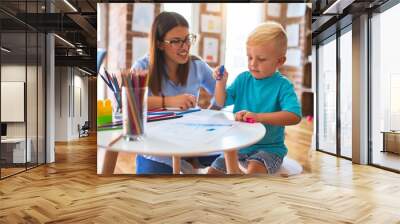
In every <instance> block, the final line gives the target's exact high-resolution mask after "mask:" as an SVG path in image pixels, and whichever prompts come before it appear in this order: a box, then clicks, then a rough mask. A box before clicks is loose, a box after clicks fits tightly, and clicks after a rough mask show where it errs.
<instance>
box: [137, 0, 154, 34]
mask: <svg viewBox="0 0 400 224" xmlns="http://www.w3.org/2000/svg"><path fill="white" fill-rule="evenodd" d="M153 19H154V4H150V3H135V4H134V7H133V18H132V31H137V32H144V33H148V32H150V28H151V24H152V22H153Z"/></svg>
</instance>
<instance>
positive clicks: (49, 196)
mask: <svg viewBox="0 0 400 224" xmlns="http://www.w3.org/2000/svg"><path fill="white" fill-rule="evenodd" d="M311 135H312V123H308V122H306V121H303V122H302V123H301V124H300V125H299V126H297V127H289V128H288V129H287V134H286V138H287V145H288V148H289V156H290V157H291V158H293V159H296V160H297V161H299V162H300V163H301V164H302V165H303V166H304V169H305V172H304V173H303V174H301V175H297V176H292V177H289V178H284V177H272V176H256V175H255V176H234V177H215V176H214V177H204V176H188V177H181V176H178V177H171V176H169V177H165V176H157V177H151V176H150V177H149V176H147V177H143V176H141V177H139V176H137V177H135V176H126V175H123V176H114V177H101V176H97V175H96V151H97V147H96V138H95V136H93V135H92V136H90V137H88V138H82V139H80V140H79V141H74V142H69V143H57V145H56V163H54V164H49V165H45V166H41V167H38V168H35V169H32V170H29V171H27V172H25V173H21V174H18V175H16V176H13V177H10V178H7V179H5V180H2V181H0V202H1V203H0V223H7V224H8V223H400V212H399V211H400V200H398V199H399V198H400V175H399V174H396V173H392V172H388V171H384V170H381V169H377V168H374V167H370V166H362V165H355V164H352V163H351V162H350V161H348V160H344V159H338V158H336V157H333V156H330V155H327V154H323V153H320V152H315V151H310V144H311ZM132 163H134V157H132V155H122V156H121V157H119V158H118V164H117V168H118V170H119V171H118V172H122V173H123V172H125V171H127V170H131V169H134V164H132Z"/></svg>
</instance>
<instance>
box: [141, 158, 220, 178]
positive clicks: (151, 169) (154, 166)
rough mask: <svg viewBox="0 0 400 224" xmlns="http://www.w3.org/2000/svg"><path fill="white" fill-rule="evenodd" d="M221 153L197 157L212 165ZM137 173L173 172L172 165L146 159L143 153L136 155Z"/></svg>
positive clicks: (204, 163)
mask: <svg viewBox="0 0 400 224" xmlns="http://www.w3.org/2000/svg"><path fill="white" fill-rule="evenodd" d="M218 156H219V155H212V156H202V157H197V159H198V160H199V162H200V164H201V165H203V166H210V165H211V164H212V163H213V162H214V160H215V159H216V158H217V157H218ZM136 174H172V167H171V166H168V165H167V164H164V163H159V162H156V161H153V160H150V159H146V158H144V157H143V156H141V155H137V156H136Z"/></svg>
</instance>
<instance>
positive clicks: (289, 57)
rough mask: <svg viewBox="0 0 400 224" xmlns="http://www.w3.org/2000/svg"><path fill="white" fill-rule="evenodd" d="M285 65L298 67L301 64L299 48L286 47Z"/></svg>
mask: <svg viewBox="0 0 400 224" xmlns="http://www.w3.org/2000/svg"><path fill="white" fill-rule="evenodd" d="M285 65H287V66H294V67H299V66H301V50H300V49H288V50H287V53H286V63H285Z"/></svg>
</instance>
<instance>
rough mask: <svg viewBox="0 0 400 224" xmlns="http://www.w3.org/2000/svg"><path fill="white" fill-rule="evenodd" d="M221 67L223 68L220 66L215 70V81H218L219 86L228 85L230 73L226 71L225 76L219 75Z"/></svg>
mask: <svg viewBox="0 0 400 224" xmlns="http://www.w3.org/2000/svg"><path fill="white" fill-rule="evenodd" d="M220 67H221V66H218V67H216V68H214V71H213V74H212V75H213V77H214V79H215V80H217V84H218V83H222V84H226V81H227V80H228V75H229V73H228V72H227V71H226V69H224V74H222V75H221V74H220V73H219V71H220Z"/></svg>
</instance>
